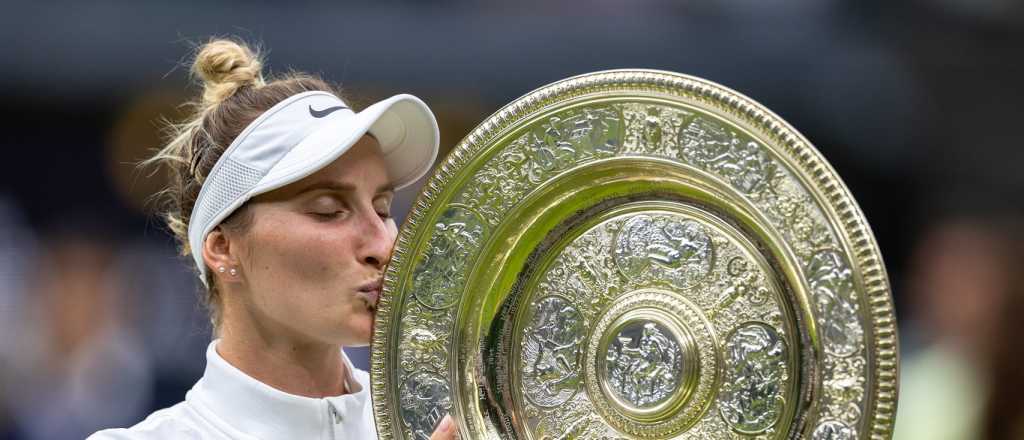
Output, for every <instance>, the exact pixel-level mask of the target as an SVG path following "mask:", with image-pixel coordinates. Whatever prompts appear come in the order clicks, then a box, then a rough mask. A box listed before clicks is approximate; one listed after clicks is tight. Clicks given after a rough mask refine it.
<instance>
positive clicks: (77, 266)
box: [4, 234, 151, 439]
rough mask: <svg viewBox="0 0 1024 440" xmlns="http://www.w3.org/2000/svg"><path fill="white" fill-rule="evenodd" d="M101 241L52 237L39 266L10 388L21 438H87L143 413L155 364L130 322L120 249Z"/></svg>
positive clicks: (72, 236)
mask: <svg viewBox="0 0 1024 440" xmlns="http://www.w3.org/2000/svg"><path fill="white" fill-rule="evenodd" d="M101 240H102V239H100V238H98V237H96V236H86V235H82V234H62V235H59V236H56V237H53V238H52V239H50V240H47V241H46V243H44V244H43V250H42V252H41V253H40V255H39V259H38V260H37V261H36V262H35V264H34V273H33V274H32V276H31V278H30V282H29V286H28V290H27V292H28V295H26V297H25V299H26V301H25V303H24V304H23V305H22V306H21V308H20V310H19V313H22V314H24V316H25V317H27V318H28V319H27V320H25V321H23V325H24V326H25V327H24V328H23V329H22V331H21V332H19V334H18V336H19V337H18V338H16V341H15V343H16V344H17V347H16V348H15V350H16V353H17V356H16V357H15V362H14V365H13V372H12V374H13V376H14V378H13V380H12V381H11V382H10V383H9V385H10V388H9V389H8V390H9V391H7V392H5V393H4V397H5V399H6V405H7V407H8V408H9V410H10V411H11V412H12V413H13V414H14V415H15V417H16V428H17V434H16V435H15V436H16V437H18V438H26V439H65V438H67V439H70V438H84V437H85V436H86V435H88V434H90V433H92V432H94V431H96V430H97V429H100V428H104V427H108V426H121V425H128V424H131V423H134V422H137V421H138V420H139V418H140V416H141V415H142V414H143V413H144V411H145V408H146V404H147V403H148V399H149V392H150V389H151V383H150V373H149V367H150V366H149V365H148V362H147V360H146V358H145V357H144V356H143V352H142V349H141V348H142V347H141V344H140V343H139V341H138V340H137V339H136V338H135V337H134V335H135V332H134V331H133V330H132V329H130V328H128V327H127V326H126V322H127V320H126V318H127V313H126V310H125V308H124V307H123V303H122V299H123V295H124V286H123V274H122V273H120V272H118V271H117V267H116V266H115V265H113V264H112V262H113V261H114V254H115V252H116V248H114V247H113V246H112V245H111V244H110V243H106V242H104V241H101Z"/></svg>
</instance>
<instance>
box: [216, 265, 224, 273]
mask: <svg viewBox="0 0 1024 440" xmlns="http://www.w3.org/2000/svg"><path fill="white" fill-rule="evenodd" d="M224 270H225V269H224V266H221V267H218V268H217V272H220V273H224Z"/></svg>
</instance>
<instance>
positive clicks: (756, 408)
mask: <svg viewBox="0 0 1024 440" xmlns="http://www.w3.org/2000/svg"><path fill="white" fill-rule="evenodd" d="M725 350H726V365H728V368H729V370H728V373H727V377H726V384H725V386H724V387H723V388H724V392H723V397H724V398H723V399H722V401H721V404H720V409H719V412H720V413H721V416H722V419H724V420H725V422H726V423H728V424H729V425H731V426H732V427H733V428H734V429H736V430H738V431H740V432H744V433H758V432H762V431H764V430H766V429H768V428H770V427H771V426H772V425H774V424H775V422H776V421H777V420H778V417H779V414H780V412H781V411H782V386H783V382H784V380H785V377H786V364H785V354H786V345H785V341H783V340H782V338H780V337H779V335H778V333H777V332H776V331H775V330H774V329H773V328H772V327H769V326H768V325H766V324H763V323H750V324H746V325H744V326H742V327H740V328H738V329H736V330H735V331H734V332H733V334H732V335H731V336H730V337H729V339H728V340H727V341H726V345H725Z"/></svg>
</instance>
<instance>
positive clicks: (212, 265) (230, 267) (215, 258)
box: [202, 226, 242, 283]
mask: <svg viewBox="0 0 1024 440" xmlns="http://www.w3.org/2000/svg"><path fill="white" fill-rule="evenodd" d="M237 250H238V247H237V246H232V245H231V239H230V237H228V235H227V234H225V233H224V231H222V230H221V229H220V227H219V226H218V227H216V228H213V230H212V231H210V233H209V234H208V235H207V236H206V240H204V241H203V249H202V252H203V261H204V262H205V263H206V268H207V270H209V271H211V274H212V275H213V278H214V279H218V280H220V281H221V282H222V283H234V282H238V281H239V280H240V279H241V270H242V269H241V265H239V261H238V257H237V255H236V254H235V252H237ZM221 268H223V270H222V269H221Z"/></svg>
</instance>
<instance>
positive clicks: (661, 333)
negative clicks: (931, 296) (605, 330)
mask: <svg viewBox="0 0 1024 440" xmlns="http://www.w3.org/2000/svg"><path fill="white" fill-rule="evenodd" d="M605 358H606V360H607V369H608V382H609V385H610V388H611V389H612V390H613V391H614V392H615V393H616V394H617V395H618V396H619V397H620V398H622V399H624V400H626V401H627V402H629V403H631V404H633V406H636V407H639V408H645V407H650V406H654V405H657V404H659V403H661V402H663V401H664V400H665V399H667V398H668V397H669V396H671V395H672V393H674V392H675V391H676V389H677V388H679V381H680V378H681V377H682V372H683V367H682V365H683V352H682V350H680V349H679V342H677V341H676V340H675V337H674V336H672V333H671V332H670V331H668V330H667V329H665V328H664V327H663V326H662V325H660V324H658V323H656V322H653V321H648V320H640V321H635V322H632V323H629V324H627V325H626V326H625V327H623V328H622V329H621V330H619V332H618V333H617V334H616V335H615V337H614V338H613V339H612V344H611V345H610V346H609V347H608V353H607V355H605Z"/></svg>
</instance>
